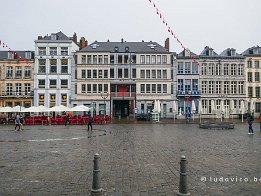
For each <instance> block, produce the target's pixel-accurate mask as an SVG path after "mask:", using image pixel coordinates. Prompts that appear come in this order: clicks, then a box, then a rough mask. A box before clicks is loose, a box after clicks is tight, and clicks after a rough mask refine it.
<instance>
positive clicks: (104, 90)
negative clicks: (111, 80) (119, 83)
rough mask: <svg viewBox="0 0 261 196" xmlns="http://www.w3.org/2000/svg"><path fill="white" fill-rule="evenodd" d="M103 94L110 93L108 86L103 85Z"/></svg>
mask: <svg viewBox="0 0 261 196" xmlns="http://www.w3.org/2000/svg"><path fill="white" fill-rule="evenodd" d="M103 92H108V84H104V85H103Z"/></svg>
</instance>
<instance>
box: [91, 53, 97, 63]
mask: <svg viewBox="0 0 261 196" xmlns="http://www.w3.org/2000/svg"><path fill="white" fill-rule="evenodd" d="M92 63H93V64H97V55H93V56H92Z"/></svg>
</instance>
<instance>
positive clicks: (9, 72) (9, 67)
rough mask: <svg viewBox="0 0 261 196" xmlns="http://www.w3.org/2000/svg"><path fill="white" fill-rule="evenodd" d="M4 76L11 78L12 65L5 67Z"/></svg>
mask: <svg viewBox="0 0 261 196" xmlns="http://www.w3.org/2000/svg"><path fill="white" fill-rule="evenodd" d="M6 78H13V67H11V66H7V67H6Z"/></svg>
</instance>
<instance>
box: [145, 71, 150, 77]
mask: <svg viewBox="0 0 261 196" xmlns="http://www.w3.org/2000/svg"><path fill="white" fill-rule="evenodd" d="M146 78H150V70H149V69H147V70H146Z"/></svg>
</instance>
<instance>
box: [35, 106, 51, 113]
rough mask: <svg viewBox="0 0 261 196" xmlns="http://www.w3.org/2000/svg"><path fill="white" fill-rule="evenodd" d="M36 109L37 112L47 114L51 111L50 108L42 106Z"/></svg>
mask: <svg viewBox="0 0 261 196" xmlns="http://www.w3.org/2000/svg"><path fill="white" fill-rule="evenodd" d="M36 108H37V110H38V111H37V112H47V110H48V109H49V108H47V107H45V106H42V105H40V106H37V107H36Z"/></svg>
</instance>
